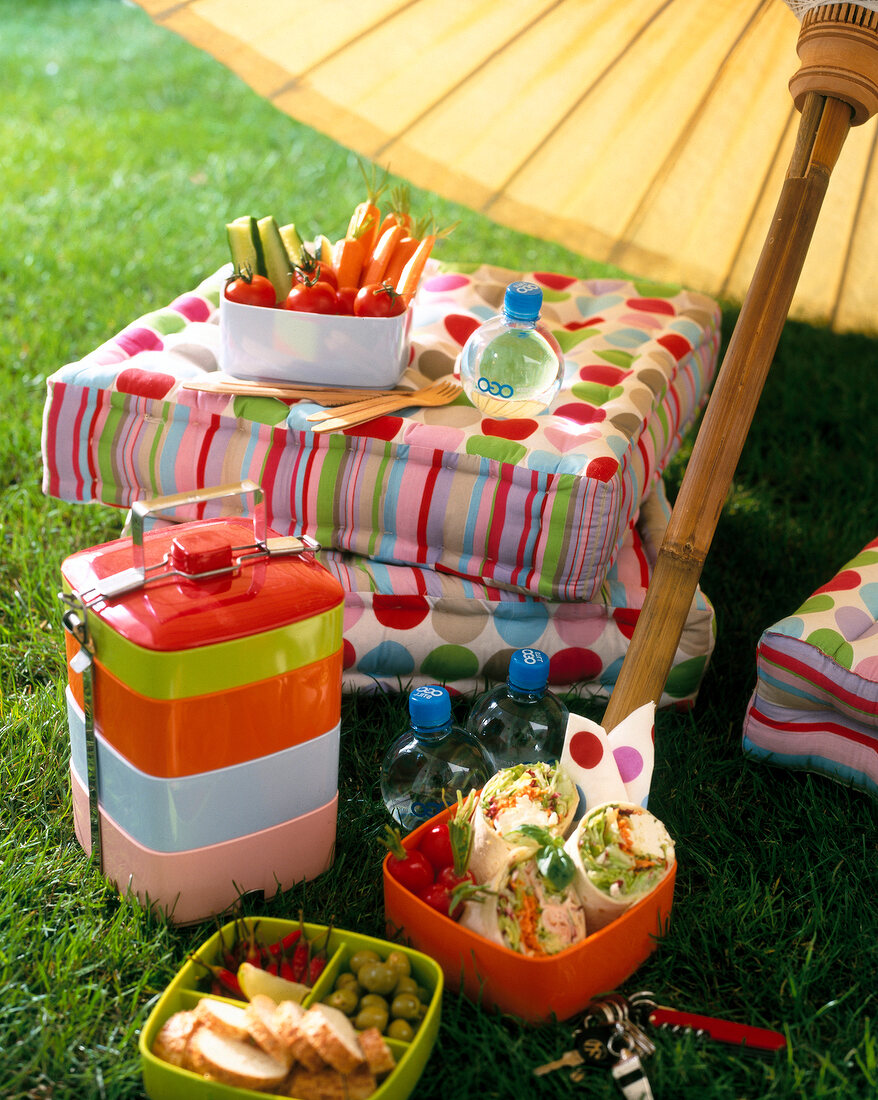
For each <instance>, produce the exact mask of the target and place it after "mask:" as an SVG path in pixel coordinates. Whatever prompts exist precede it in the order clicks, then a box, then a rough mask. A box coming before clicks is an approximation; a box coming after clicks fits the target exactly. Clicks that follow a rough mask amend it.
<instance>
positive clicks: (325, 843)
mask: <svg viewBox="0 0 878 1100" xmlns="http://www.w3.org/2000/svg"><path fill="white" fill-rule="evenodd" d="M70 785H71V791H72V795H73V822H74V828H75V831H76V837H77V839H78V840H79V843H80V844H81V845H82V847H83V849H84V850H85V851H86V852H91V834H90V831H89V802H88V791H87V790H86V789H85V787H84V785H83V784H82V783H81V782H80V780H79V778H78V776H77V775H76V774H75V773H74V772H72V771H71V774H70ZM337 819H338V794H337V793H336V795H335V796H334V797H333V798H332V799H331V800H330V801H329V802H327V804H326V805H325V806H321V807H320V808H319V809H316V810H312V811H311V812H310V813H307V814H302V815H301V816H300V817H296V818H293V819H291V820H290V821H285V822H283V823H282V824H280V825H274V826H272V827H271V828H268V829H262V830H260V831H259V832H255V833H249V834H248V835H246V836H242V837H239V838H237V839H235V840H227V841H223V842H221V843H219V844H211V845H208V846H207V847H202V848H192V849H189V850H188V851H183V852H155V851H153V850H152V849H150V848H146V847H144V846H143V845H142V844H139V843H138V842H137V841H136V840H134V839H133V838H132V837H131V836H129V834H128V833H126V832H125V831H124V830H123V829H121V828H120V827H119V826H118V825H117V824H116V822H115V821H113V819H112V818H111V817H110V816H109V815H108V814H106V813H104V811H103V810H101V811H100V820H101V857H102V863H103V867H102V869H103V873H104V875H106V877H107V878H108V879H109V880H110V882H112V883H113V884H114V885H115V886H116V889H117V890H119V891H120V893H123V894H124V893H127V892H128V891H129V890H130V891H131V893H133V894H135V895H136V896H137V898H138V899H139V900H140V902H141V904H143V905H146V906H149V907H150V908H152V909H154V910H155V911H157V912H159V913H164V914H165V915H166V916H167V918H168V920H170V921H171V922H172V923H174V924H193V923H195V922H198V921H203V920H207V919H208V918H210V917H212V916H214V915H215V914H217V913H222V912H223V911H225V910H226V909H228V908H229V907H230V906H234V905H235V904H236V903H237V901H238V900H239V898H240V896H241V894H244V893H248V892H249V891H251V890H258V891H262V892H263V894H264V895H265V897H266V898H270V897H273V896H274V895H275V894H276V893H278V892H281V891H284V890H289V889H290V888H291V887H292V886H294V885H295V884H296V883H297V882H302V881H304V880H310V879H313V878H316V877H317V876H318V875H320V874H322V873H323V872H324V871H326V870H327V869H328V868H329V867H330V866H331V864H332V858H333V849H334V846H335V834H336V824H337Z"/></svg>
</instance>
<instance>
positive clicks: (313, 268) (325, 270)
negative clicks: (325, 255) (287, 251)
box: [293, 260, 338, 290]
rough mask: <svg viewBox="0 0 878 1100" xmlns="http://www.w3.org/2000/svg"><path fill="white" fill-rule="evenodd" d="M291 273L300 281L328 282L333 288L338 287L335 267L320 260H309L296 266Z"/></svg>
mask: <svg viewBox="0 0 878 1100" xmlns="http://www.w3.org/2000/svg"><path fill="white" fill-rule="evenodd" d="M293 274H294V275H295V277H296V281H297V282H300V283H313V282H321V283H329V285H330V286H331V287H332V289H333V290H336V289H337V288H338V276H337V275H336V273H335V269H334V268H332V267H330V266H329V264H325V263H323V262H322V260H311V261H310V263H308V264H306V265H303V266H302V267H297V268H296V269H295V270H294V272H293Z"/></svg>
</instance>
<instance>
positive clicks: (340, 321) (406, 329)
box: [219, 296, 412, 389]
mask: <svg viewBox="0 0 878 1100" xmlns="http://www.w3.org/2000/svg"><path fill="white" fill-rule="evenodd" d="M411 316H412V311H411V309H407V310H406V311H405V313H403V314H401V315H400V316H398V317H348V316H331V315H329V314H322V313H297V312H294V311H290V310H286V309H268V308H266V307H265V306H248V305H241V304H240V303H239V302H230V301H229V300H228V299H227V298H226V297H225V296H221V297H220V308H219V324H220V354H219V365H220V369H221V370H223V371H225V373H226V374H230V375H232V377H234V378H243V379H247V380H248V381H254V382H299V383H303V384H305V385H309V386H322V385H325V386H352V387H360V388H381V389H389V388H391V387H393V386H395V385H396V384H397V382H399V380H400V378H402V375H403V372H404V371H405V369H406V367H407V366H408V361H409V353H410V346H409V345H410V341H409V334H410V331H411Z"/></svg>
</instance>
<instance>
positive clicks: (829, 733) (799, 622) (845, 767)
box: [743, 539, 878, 797]
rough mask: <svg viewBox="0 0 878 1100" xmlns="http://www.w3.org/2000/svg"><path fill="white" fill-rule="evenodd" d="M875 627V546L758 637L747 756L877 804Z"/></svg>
mask: <svg viewBox="0 0 878 1100" xmlns="http://www.w3.org/2000/svg"><path fill="white" fill-rule="evenodd" d="M876 620H878V539H874V540H873V541H872V542H870V543H869V544H868V545H867V546H865V547H864V548H863V550H862V551H861V552H860V553H859V554H858V555H857V556H856V557H855V558H854V559H853V560H852V561H849V562H848V563H847V565H845V566H844V567H843V568H842V569H841V570H840V571H839V572H838V573H837V574H836V575H835V576H834V577H833V578H832V580H830V581H829V582H828V583H827V584H824V585H823V586H822V587H821V588H818V589H817V591H816V592H814V593H813V594H812V595H811V596H810V598H809V599H808V600H806V601H805V603H804V604H802V606H801V607H800V608H799V609H798V611H796V612H795V614H793V615H790V616H789V617H788V618H786V619H782V620H781V621H780V622H779V623H775V624H774V626H772V627H769V629H768V630H766V631H765V633H764V634H763V635H762V638H761V639H760V641H759V646H758V649H757V662H756V669H757V680H756V688H755V691H754V692H753V696H752V698H751V700H750V704H749V706H748V709H747V714H746V717H745V721H744V734H743V746H744V751H745V752H746V753H748V754H749V755H750V756H752V757H754V758H756V759H759V760H765V761H767V762H768V763H771V764H777V765H780V766H783V767H788V768H800V769H803V770H807V771H812V772H817V773H820V774H823V775H826V776H830V777H831V778H833V779H837V780H839V781H841V782H843V783H846V784H849V785H851V786H853V787H856V788H858V789H861V790H864V791H867V792H868V793H870V794H871V795H873V796H874V797H878V622H876Z"/></svg>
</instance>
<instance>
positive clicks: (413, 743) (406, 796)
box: [381, 684, 493, 832]
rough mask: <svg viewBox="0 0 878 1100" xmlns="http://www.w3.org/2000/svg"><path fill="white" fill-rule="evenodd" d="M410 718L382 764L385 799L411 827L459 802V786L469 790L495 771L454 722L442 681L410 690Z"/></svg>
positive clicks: (406, 826) (405, 825) (397, 817)
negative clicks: (439, 683) (406, 727)
mask: <svg viewBox="0 0 878 1100" xmlns="http://www.w3.org/2000/svg"><path fill="white" fill-rule="evenodd" d="M409 723H410V724H409V728H408V729H407V730H406V731H405V733H403V734H402V735H401V736H400V737H398V738H397V739H396V740H395V741H394V742H393V744H392V745H391V746H390V748H389V749H388V750H387V753H386V754H385V756H384V760H383V762H382V764H381V797H382V798H383V799H384V805H385V806H386V807H387V809H388V811H389V812H390V815H391V816H392V817H393V818H394V819H395V820H396V821H397V822H398V823H399V824H400V825H401V826H402V827H403V829H405V830H406V831H407V832H408V831H410V830H412V829H414V828H415V827H416V826H418V825H422V824H423V823H424V822H425V821H426V820H427V819H428V818H430V817H433V816H434V815H435V814H438V813H440V812H441V811H442V810H443V809H444V808H445V807H446V806H454V805H456V803H457V792H458V791H460V792H461V794H463V795H466V793H467V792H468V791H472V790H476V789H478V788H480V787H483V786H484V785H485V783H487V781H488V780H489V779H490V778H491V776H492V775H493V769H492V767H491V762H490V759H489V758H488V756H487V754H486V753H485V752H484V751H483V750H482V748H481V746H480V745H479V744H478V742H477V741H475V740H474V738H472V737H471V736H470V735H469V734H468V733H467V732H466V730H464V729H461V728H460V727H459V726H456V725H454V723H453V721H452V717H451V697H450V696H449V694H448V691H447V690H446V689H445V688H444V687H440V686H439V685H438V684H430V685H428V686H426V687H419V688H415V690H414V691H412V692H411V694H410V695H409Z"/></svg>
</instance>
